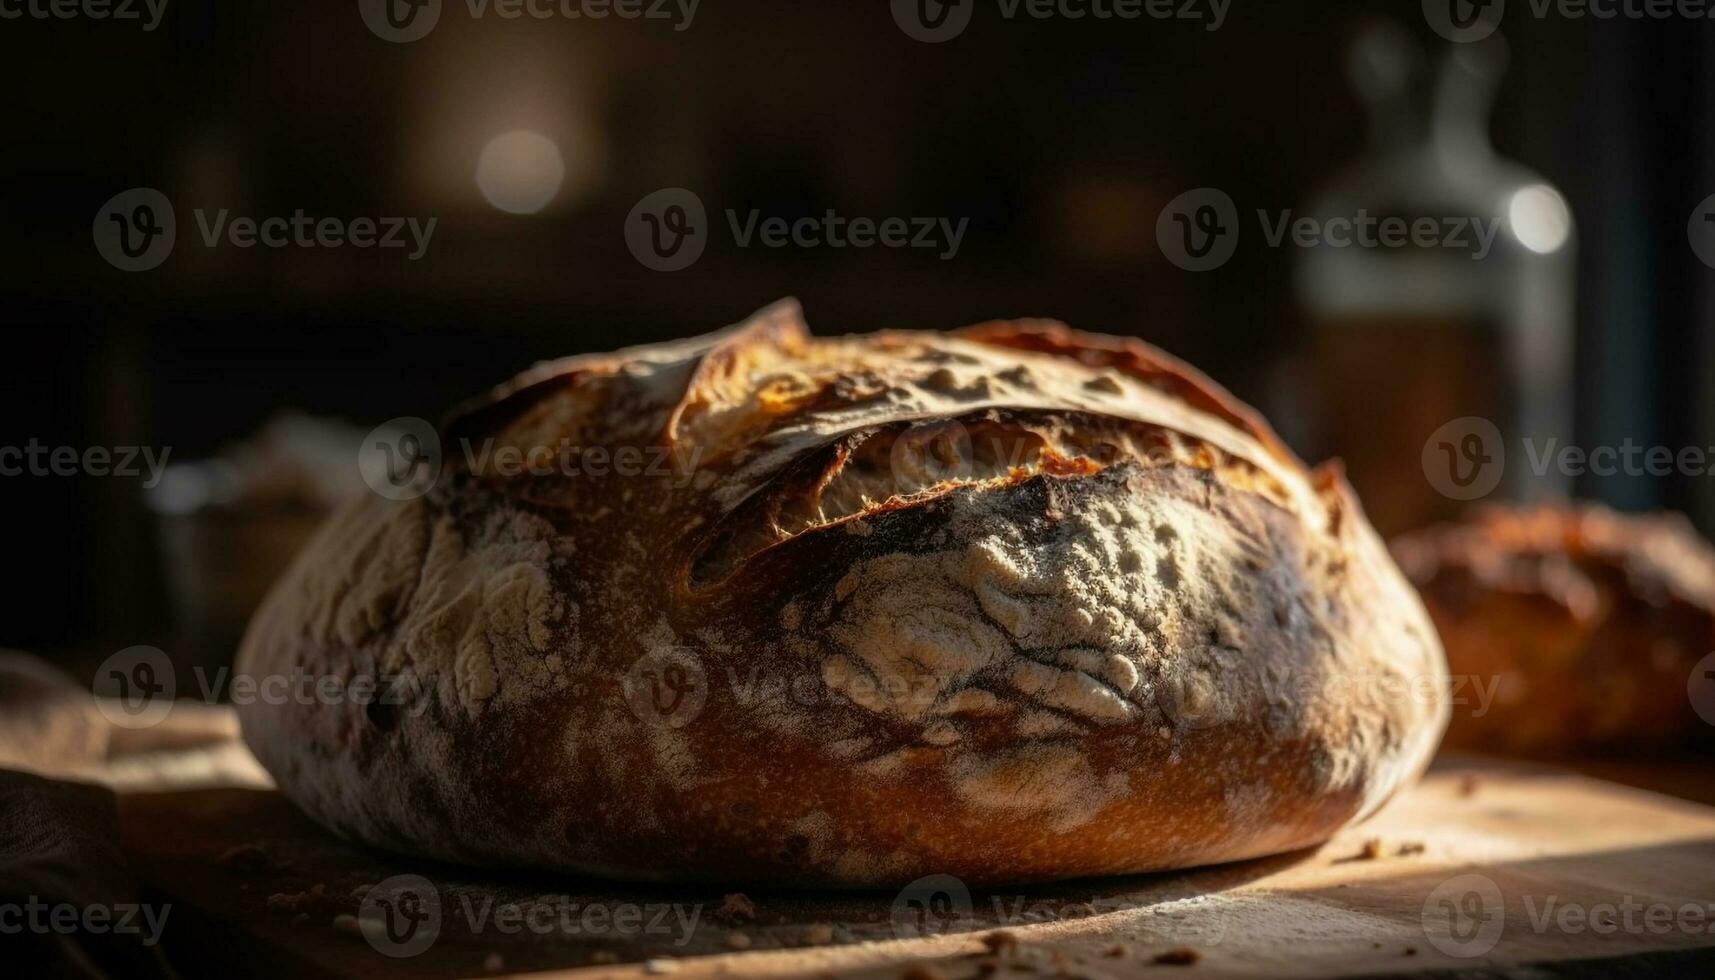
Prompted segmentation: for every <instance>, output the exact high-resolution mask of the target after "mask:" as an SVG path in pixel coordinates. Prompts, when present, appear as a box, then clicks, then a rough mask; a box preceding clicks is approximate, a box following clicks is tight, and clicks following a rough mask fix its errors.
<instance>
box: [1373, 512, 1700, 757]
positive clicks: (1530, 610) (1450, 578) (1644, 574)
mask: <svg viewBox="0 0 1715 980" xmlns="http://www.w3.org/2000/svg"><path fill="white" fill-rule="evenodd" d="M1393 549H1394V554H1395V555H1396V556H1397V557H1398V559H1399V562H1400V565H1401V566H1402V567H1403V568H1404V569H1405V572H1406V574H1407V576H1408V577H1410V578H1411V580H1412V581H1413V582H1415V583H1416V584H1417V586H1418V588H1419V589H1421V590H1422V593H1423V598H1424V602H1425V603H1426V604H1427V605H1428V607H1429V612H1430V615H1431V616H1432V617H1433V618H1434V620H1435V625H1436V627H1437V628H1438V629H1439V630H1440V632H1441V639H1442V642H1443V643H1444V644H1446V647H1447V659H1448V662H1449V664H1450V668H1451V670H1452V676H1453V688H1452V697H1453V721H1452V727H1451V730H1450V731H1449V733H1448V738H1447V741H1448V744H1449V745H1456V746H1460V747H1465V748H1480V749H1486V750H1493V751H1500V752H1507V753H1514V754H1522V755H1545V756H1549V755H1563V754H1568V753H1587V752H1602V753H1610V752H1612V753H1642V752H1659V751H1665V750H1671V749H1674V748H1676V747H1678V748H1688V747H1691V746H1692V745H1695V744H1696V743H1697V742H1699V741H1706V740H1707V738H1708V736H1709V735H1710V734H1712V733H1715V729H1712V728H1711V725H1712V724H1715V678H1711V677H1702V676H1696V675H1694V668H1696V667H1697V665H1699V664H1705V665H1706V668H1709V669H1715V660H1710V659H1709V658H1710V657H1711V652H1712V651H1715V549H1711V548H1710V546H1709V544H1708V543H1707V542H1705V541H1704V540H1703V539H1702V538H1700V537H1699V536H1698V535H1697V532H1696V531H1695V530H1694V529H1693V528H1692V526H1691V524H1690V522H1689V521H1687V520H1686V519H1685V518H1684V517H1682V516H1680V515H1677V514H1652V515H1627V514H1619V513H1615V512H1614V511H1611V510H1608V509H1606V508H1604V507H1601V506H1598V505H1594V504H1576V505H1574V504H1565V505H1541V506H1535V507H1526V508H1515V507H1503V506H1488V507H1481V508H1477V509H1475V510H1473V511H1472V512H1470V514H1468V515H1467V517H1466V518H1465V519H1464V520H1462V521H1459V522H1455V523H1450V524H1441V525H1437V526H1434V527H1431V528H1427V529H1425V530H1423V531H1420V532H1417V533H1414V534H1410V535H1405V536H1403V537H1400V538H1396V539H1395V540H1394V542H1393ZM1700 702H1707V707H1706V708H1705V710H1707V711H1709V712H1710V713H1711V717H1710V719H1709V720H1707V721H1705V720H1704V719H1703V718H1702V717H1700V716H1699V713H1698V710H1697V709H1698V706H1699V704H1700Z"/></svg>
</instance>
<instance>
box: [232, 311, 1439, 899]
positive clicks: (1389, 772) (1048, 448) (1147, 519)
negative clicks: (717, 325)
mask: <svg viewBox="0 0 1715 980" xmlns="http://www.w3.org/2000/svg"><path fill="white" fill-rule="evenodd" d="M444 431H445V433H446V435H445V439H446V441H447V443H448V446H447V452H448V463H447V466H446V468H445V472H444V473H443V476H442V479H441V480H440V482H439V484H438V485H437V486H436V487H435V488H434V490H433V491H432V492H430V493H429V494H428V495H426V496H424V497H422V498H420V499H418V500H413V501H408V502H405V503H393V502H388V501H381V500H375V501H369V502H366V503H365V504H363V505H361V506H360V507H359V508H357V509H355V510H354V511H353V512H351V513H349V514H347V515H345V516H344V517H343V518H341V519H340V521H339V522H338V523H336V524H335V525H333V526H331V527H330V528H329V529H328V530H327V531H325V532H324V534H323V536H322V538H321V540H319V541H318V543H317V544H316V545H315V546H313V547H312V548H311V549H310V551H309V552H308V553H306V555H305V556H304V557H303V558H302V559H301V560H300V561H299V563H298V565H297V566H296V567H295V568H294V570H293V572H292V573H291V574H290V575H288V577H287V579H286V580H285V581H284V582H283V583H282V584H281V585H280V587H279V588H278V589H277V590H276V592H275V594H274V595H273V596H272V597H271V599H270V601H269V602H268V603H267V604H266V606H265V607H264V609H263V610H262V611H261V612H260V613H259V614H258V616H257V618H256V621H255V622H254V623H253V624H252V627H251V630H250V632H249V634H248V636H247V638H246V641H245V645H244V650H243V654H242V662H241V669H245V670H248V671H250V672H252V673H259V674H266V673H269V672H284V671H292V670H304V671H307V672H309V673H312V674H315V673H333V674H336V675H339V676H341V677H345V678H351V677H363V678H367V677H372V676H375V675H391V674H397V675H400V676H403V677H405V678H407V679H408V681H409V683H408V684H406V685H405V688H406V690H408V691H409V692H410V694H411V695H412V696H411V698H410V699H409V700H408V703H406V704H404V705H401V706H397V707H388V708H376V707H375V706H370V707H367V708H366V707H364V706H361V705H349V704H335V705H315V706H303V705H298V704H288V705H266V704H259V705H256V706H253V707H251V708H249V709H247V710H246V713H245V719H244V720H245V730H246V737H247V739H248V740H249V741H250V744H251V745H252V746H253V747H254V748H255V750H256V752H257V754H258V756H259V757H260V758H261V759H262V760H263V762H264V763H265V764H266V765H267V766H268V767H269V769H270V770H271V771H272V772H274V773H275V775H276V778H277V779H278V780H279V782H280V784H281V786H282V787H283V788H284V789H285V790H286V791H287V792H288V793H290V794H292V796H293V797H294V799H296V800H297V801H298V802H299V804H300V805H302V806H303V807H304V808H305V809H306V810H308V811H309V812H310V813H311V814H312V815H313V816H315V817H317V818H318V819H320V820H321V821H323V822H324V823H326V824H328V825H329V826H332V827H334V828H336V829H338V830H340V831H342V832H344V833H347V834H350V835H352V836H355V837H358V838H361V839H364V840H368V841H371V842H374V843H377V844H380V845H382V846H387V847H392V848H395V849H399V850H407V851H414V852H419V853H424V854H430V855H435V856H439V857H446V858H453V859H459V860H467V861H473V862H481V863H502V864H526V865H530V866H534V867H555V868H563V869H567V870H576V871H586V872H594V873H599V874H608V875H614V876H621V877H628V878H637V879H698V880H719V881H725V882H741V881H747V882H754V883H761V884H787V885H812V884H818V885H841V886H861V885H880V884H889V883H898V882H903V881H909V880H912V879H914V878H917V877H919V876H922V875H924V874H929V873H951V874H956V875H959V876H960V877H962V878H964V879H966V880H967V881H970V882H973V883H976V882H994V881H1003V880H1040V879H1052V878H1062V877H1074V876H1079V875H1089V874H1108V873H1122V872H1136V871H1144V870H1151V869H1161V868H1171V867H1181V866H1186V865H1193V864H1201V863H1208V862H1213V861H1222V860H1230V859H1237V858H1243V857H1250V856H1255V855H1260V854H1267V853H1274V852H1278V851H1281V850H1286V849H1290V848H1295V847H1302V846H1306V845H1309V844H1314V843H1316V842H1318V841H1320V840H1322V839H1324V838H1325V837H1326V836H1327V835H1328V834H1330V833H1332V832H1333V830H1334V829H1336V828H1337V827H1339V826H1340V825H1341V824H1342V823H1344V822H1346V821H1348V820H1351V819H1353V818H1354V817H1357V816H1360V815H1362V814H1364V813H1367V812H1368V811H1370V810H1373V809H1374V808H1375V807H1376V806H1378V805H1379V804H1380V803H1381V802H1382V801H1383V800H1385V799H1386V798H1387V797H1388V796H1389V795H1390V794H1391V793H1392V792H1394V791H1395V790H1396V789H1397V788H1398V787H1399V786H1400V785H1401V784H1403V783H1404V782H1405V781H1407V780H1408V779H1410V778H1412V777H1413V776H1414V775H1415V773H1416V772H1417V771H1418V770H1420V769H1421V767H1422V766H1423V765H1424V764H1425V762H1426V761H1427V758H1428V756H1429V754H1430V752H1431V751H1432V750H1433V748H1434V745H1435V743H1436V740H1437V738H1438V736H1439V733H1440V729H1441V727H1442V725H1443V724H1444V720H1445V714H1446V704H1445V695H1444V692H1443V690H1442V685H1443V683H1444V668H1443V664H1442V661H1441V654H1440V650H1439V647H1438V644H1437V643H1436V640H1435V637H1434V634H1433V631H1432V629H1431V628H1430V626H1429V623H1428V620H1427V618H1426V617H1425V616H1424V614H1423V611H1422V608H1421V606H1420V605H1419V604H1418V603H1417V601H1416V598H1415V596H1414V595H1413V594H1412V593H1411V591H1410V589H1409V587H1408V586H1407V585H1406V584H1405V582H1404V580H1403V579H1402V578H1401V577H1400V575H1399V573H1398V571H1397V569H1396V568H1394V566H1393V565H1392V562H1391V560H1390V559H1389V558H1388V557H1387V554H1386V552H1385V550H1384V549H1383V548H1382V547H1381V545H1380V543H1379V542H1378V541H1377V540H1376V538H1375V535H1374V533H1373V532H1372V531H1371V530H1370V529H1369V527H1368V525H1367V523H1366V522H1365V521H1364V520H1363V517H1362V513H1361V511H1359V510H1358V508H1357V505H1356V502H1355V500H1354V499H1353V498H1352V496H1351V492H1350V490H1349V489H1348V488H1347V487H1346V486H1345V484H1344V481H1343V480H1342V479H1340V478H1339V477H1338V475H1337V473H1332V472H1330V473H1321V474H1317V475H1314V476H1313V475H1312V474H1310V473H1308V472H1307V471H1306V470H1305V469H1304V467H1303V466H1302V464H1300V463H1299V462H1298V461H1297V460H1296V459H1294V458H1293V457H1292V456H1291V454H1290V453H1288V452H1287V451H1286V450H1285V449H1284V447H1282V446H1281V445H1280V444H1279V441H1278V440H1277V439H1275V438H1274V436H1273V435H1272V433H1270V432H1269V431H1268V429H1267V428H1266V426H1264V425H1263V423H1262V422H1261V421H1260V419H1258V418H1257V417H1256V416H1255V415H1254V413H1252V412H1250V410H1249V409H1247V408H1245V407H1244V406H1242V405H1239V404H1238V403H1237V402H1236V401H1234V400H1233V399H1232V398H1231V396H1229V395H1227V394H1226V393H1225V392H1222V391H1221V390H1220V389H1218V388H1217V387H1215V386H1214V385H1213V384H1212V383H1209V382H1208V381H1207V380H1206V379H1204V378H1202V377H1201V376H1200V375H1198V374H1196V373H1195V372H1194V371H1192V370H1191V369H1189V368H1187V367H1185V366H1183V365H1180V364H1178V363H1177V362H1174V361H1172V360H1171V359H1170V358H1168V357H1167V356H1166V355H1163V354H1160V353H1159V352H1157V351H1153V350H1151V349H1149V348H1146V347H1144V346H1142V345H1140V344H1137V343H1136V342H1123V341H1117V340H1113V339H1110V338H1098V337H1094V336H1091V335H1084V334H1076V333H1073V332H1071V331H1069V330H1067V329H1066V328H1064V327H1061V326H1059V325H1048V324H1039V323H1030V324H1016V325H996V324H991V325H986V326H984V327H981V328H976V329H974V330H972V331H967V332H964V333H961V334H953V335H948V334H936V333H926V332H888V333H880V334H874V335H870V336H865V337H851V338H833V339H818V338H812V337H811V336H810V335H809V332H808V331H807V330H806V329H805V328H804V327H803V324H802V322H801V319H800V317H799V314H798V311H797V308H796V306H795V305H792V304H789V303H788V304H777V305H776V306H774V307H771V308H769V309H767V310H764V311H763V312H761V313H759V314H758V315H757V317H755V318H753V320H752V321H750V322H749V323H747V324H745V325H741V326H740V327H738V328H735V329H732V330H728V331H724V332H722V333H720V334H716V335H713V336H711V337H708V338H702V339H699V340H694V341H687V342H684V343H681V344H676V345H670V346H661V347H654V348H640V349H636V350H633V351H622V352H620V353H618V354H615V355H606V356H601V357H587V358H578V359H573V360H571V361H568V362H562V363H560V364H557V365H553V366H547V367H544V368H540V369H537V370H535V371H532V372H527V373H526V374H525V375H524V376H521V378H520V379H519V380H517V381H515V382H514V383H512V384H510V385H507V386H503V387H502V388H500V389H497V390H496V392H495V393H494V394H493V395H491V397H490V398H488V399H486V400H484V401H482V402H480V403H478V404H475V405H473V406H470V407H467V408H466V409H464V410H463V411H461V413H459V414H458V415H457V416H456V417H455V419H454V420H453V421H452V422H451V423H449V425H448V426H447V427H446V429H445V430H444ZM562 440H565V441H568V442H569V443H570V444H571V445H574V446H579V447H602V448H604V449H606V450H608V453H609V456H610V457H611V458H613V459H614V460H617V459H618V455H619V453H620V451H621V450H624V449H636V450H640V451H642V452H644V453H645V454H646V455H647V454H658V456H659V459H660V460H664V461H666V462H665V464H664V469H645V470H644V471H642V472H637V473H634V474H631V475H620V474H617V473H613V472H603V473H600V474H596V473H593V472H591V471H590V468H589V467H588V466H584V467H580V468H578V469H577V470H576V471H575V472H557V473H552V474H541V473H535V474H532V473H525V474H518V473H510V472H507V471H506V467H505V466H504V465H503V461H504V459H505V458H506V454H505V452H504V451H505V450H507V449H508V448H510V449H513V450H516V451H517V452H518V453H520V454H522V455H525V456H528V454H529V453H530V451H531V450H533V449H538V448H540V447H555V446H560V445H562ZM465 442H468V443H469V444H470V449H469V451H468V452H467V450H466V449H465V447H464V446H463V445H462V443H465Z"/></svg>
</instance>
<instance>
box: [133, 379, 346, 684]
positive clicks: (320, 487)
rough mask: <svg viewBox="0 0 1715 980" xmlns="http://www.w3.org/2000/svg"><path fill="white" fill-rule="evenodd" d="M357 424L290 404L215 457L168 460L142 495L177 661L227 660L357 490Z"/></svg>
mask: <svg viewBox="0 0 1715 980" xmlns="http://www.w3.org/2000/svg"><path fill="white" fill-rule="evenodd" d="M362 441H363V431H362V430H361V429H357V428H354V427H352V426H350V425H348V424H347V423H344V422H341V421H337V420H333V419H322V418H313V417H311V416H308V415H304V414H302V413H299V412H295V411H287V412H283V413H281V414H279V415H276V416H275V417H274V418H272V419H270V420H269V421H268V423H267V424H266V425H264V426H263V427H262V428H261V429H260V430H259V431H257V432H256V433H254V434H253V435H252V436H251V437H250V438H248V439H246V440H245V441H244V442H242V443H240V444H238V445H234V446H229V447H227V448H226V450H225V451H224V452H222V453H221V455H219V456H218V457H215V458H213V459H207V460H201V461H196V462H180V463H174V464H172V465H171V466H169V467H167V472H166V474H165V476H164V478H163V479H162V480H161V482H160V484H159V485H157V486H156V487H155V488H154V489H153V490H151V491H149V493H148V495H147V497H146V502H147V503H148V505H149V507H150V509H151V510H153V511H154V513H155V525H156V529H157V531H158V533H159V535H160V543H161V558H162V562H163V568H162V573H163V575H164V576H165V579H166V583H167V593H168V596H169V598H170V599H171V601H172V606H173V610H172V612H173V627H174V629H173V640H172V644H171V656H172V658H173V661H174V664H175V666H177V667H181V668H194V667H209V668H218V667H221V666H225V665H228V664H231V663H232V659H233V655H234V654H235V653H236V652H237V649H238V641H239V639H240V638H241V637H242V636H243V634H244V629H245V627H246V626H247V625H248V624H249V622H250V616H251V614H252V613H254V612H255V611H256V608H257V607H258V606H260V605H261V604H262V600H263V598H264V597H265V596H266V595H267V594H268V590H269V589H270V588H272V587H273V585H274V581H275V580H276V579H278V578H279V577H280V575H281V574H282V573H284V572H285V570H286V568H287V566H289V565H290V564H291V562H292V559H293V558H295V557H297V554H298V552H299V551H300V550H301V549H302V548H303V547H304V545H306V544H307V543H308V542H309V540H310V538H311V536H312V535H314V534H315V532H316V530H317V529H318V528H320V527H321V525H322V524H323V522H325V521H326V520H327V518H328V517H329V515H331V514H332V513H333V512H334V511H336V510H338V509H339V508H340V507H342V506H344V505H345V504H346V503H348V502H350V501H352V500H354V499H356V498H357V497H358V496H360V495H361V494H362V493H363V492H364V484H363V481H362V478H361V477H360V476H359V467H358V451H359V447H360V445H361V444H362Z"/></svg>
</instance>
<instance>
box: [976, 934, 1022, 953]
mask: <svg viewBox="0 0 1715 980" xmlns="http://www.w3.org/2000/svg"><path fill="white" fill-rule="evenodd" d="M983 945H984V946H987V947H988V948H989V949H990V950H992V951H994V952H996V953H1002V952H1009V951H1011V950H1014V949H1017V948H1018V933H1016V932H1013V931H1012V930H1011V929H996V930H995V931H994V932H991V933H989V934H987V935H985V936H983Z"/></svg>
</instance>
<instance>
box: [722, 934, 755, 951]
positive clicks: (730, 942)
mask: <svg viewBox="0 0 1715 980" xmlns="http://www.w3.org/2000/svg"><path fill="white" fill-rule="evenodd" d="M726 944H727V947H728V948H729V949H749V948H750V936H749V935H747V934H745V933H742V932H729V933H727V937H726Z"/></svg>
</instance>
